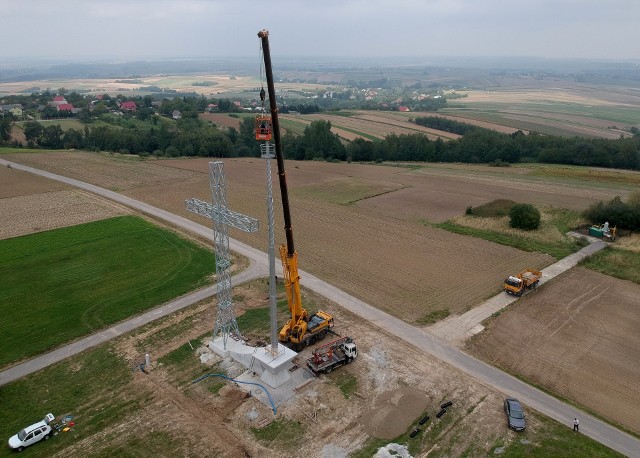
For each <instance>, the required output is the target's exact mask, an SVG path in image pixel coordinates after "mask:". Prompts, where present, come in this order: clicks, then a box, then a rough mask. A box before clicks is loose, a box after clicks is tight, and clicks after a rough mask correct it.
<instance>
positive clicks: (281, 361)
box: [209, 337, 297, 388]
mask: <svg viewBox="0 0 640 458" xmlns="http://www.w3.org/2000/svg"><path fill="white" fill-rule="evenodd" d="M209 348H211V350H213V351H214V352H215V353H217V354H219V355H220V356H222V357H223V358H228V357H231V358H233V359H234V360H236V361H238V362H239V363H240V364H242V365H243V366H244V367H246V368H247V369H248V370H249V372H253V373H255V374H257V375H259V376H260V380H261V381H262V382H263V383H265V384H266V385H268V386H269V387H271V388H277V387H279V386H280V385H283V384H285V383H287V382H288V381H289V379H290V378H291V374H290V371H289V369H291V368H292V363H291V360H292V359H293V358H295V357H296V356H297V353H296V352H294V351H293V350H291V349H289V348H287V347H285V346H283V345H278V351H277V353H276V354H274V353H273V352H272V351H271V346H270V345H268V346H266V347H250V346H248V345H246V344H245V343H244V342H243V341H240V340H234V339H232V338H230V339H228V340H227V348H226V349H225V348H224V343H223V340H222V337H218V338H216V339H215V340H213V341H212V342H211V343H210V344H209Z"/></svg>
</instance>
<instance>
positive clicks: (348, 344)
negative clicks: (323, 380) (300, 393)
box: [307, 337, 358, 375]
mask: <svg viewBox="0 0 640 458" xmlns="http://www.w3.org/2000/svg"><path fill="white" fill-rule="evenodd" d="M357 356H358V348H357V347H356V344H355V342H354V341H353V339H352V338H351V337H342V338H340V339H338V340H334V341H333V342H329V343H328V344H326V345H323V346H322V347H318V348H316V349H315V350H313V353H312V356H311V358H309V359H307V367H308V368H309V369H311V371H312V372H313V373H314V374H316V375H317V374H319V373H320V372H324V373H325V374H328V373H329V372H331V371H332V370H333V369H335V368H336V367H340V366H342V365H343V364H351V361H353V360H354V359H356V357H357Z"/></svg>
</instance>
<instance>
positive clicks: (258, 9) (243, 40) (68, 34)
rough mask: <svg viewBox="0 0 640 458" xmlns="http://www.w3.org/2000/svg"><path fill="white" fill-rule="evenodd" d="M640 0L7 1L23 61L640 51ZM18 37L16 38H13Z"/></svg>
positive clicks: (5, 16) (1, 56)
mask: <svg viewBox="0 0 640 458" xmlns="http://www.w3.org/2000/svg"><path fill="white" fill-rule="evenodd" d="M638 18H640V1H639V0H421V1H418V0H320V1H309V0H255V1H249V0H0V24H2V41H1V43H2V44H0V63H1V62H2V61H3V60H4V61H5V62H8V61H10V60H11V59H21V60H22V59H41V58H46V59H63V60H66V61H74V60H114V59H115V60H133V59H136V60H137V59H144V60H152V59H164V58H168V59H175V58H185V59H190V58H233V57H242V58H246V57H252V56H256V59H257V58H258V52H259V40H258V37H257V32H258V31H259V30H261V29H264V28H266V29H268V30H269V32H270V39H269V40H270V46H271V53H272V56H274V55H276V54H277V55H278V56H282V57H305V58H312V59H313V58H316V57H317V58H324V57H328V58H331V57H338V58H347V59H348V58H370V57H373V58H376V57H409V58H411V57H429V56H432V57H472V56H473V57H485V56H486V57H543V58H594V59H602V58H604V59H613V60H630V59H640V26H638V24H639V19H638ZM9 37H11V38H9Z"/></svg>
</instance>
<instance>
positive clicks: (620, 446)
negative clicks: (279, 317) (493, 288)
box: [0, 159, 640, 457]
mask: <svg viewBox="0 0 640 458" xmlns="http://www.w3.org/2000/svg"><path fill="white" fill-rule="evenodd" d="M0 164H4V165H9V164H10V165H11V166H12V167H15V168H16V169H20V170H25V171H28V172H31V173H35V174H37V175H42V176H45V177H47V178H51V179H53V180H58V181H62V182H65V183H67V184H70V185H73V186H78V187H80V188H82V189H86V190H88V191H91V192H94V193H96V194H99V195H101V196H103V197H107V198H111V199H113V200H115V201H117V202H120V203H122V204H124V205H127V206H130V207H132V208H136V209H138V210H140V211H142V212H144V213H148V214H150V215H153V216H156V217H158V218H161V219H163V220H166V221H168V222H170V223H172V224H175V225H177V226H181V227H184V228H185V229H188V230H192V231H194V232H195V233H197V234H199V235H201V236H204V237H208V238H211V237H212V234H211V230H209V229H208V228H205V227H204V226H201V225H199V224H196V223H194V222H192V221H190V220H188V219H186V218H182V217H180V216H176V215H173V214H171V213H169V212H166V211H164V210H160V209H158V208H155V207H152V206H150V205H148V204H145V203H143V202H140V201H136V200H135V199H130V198H128V197H125V196H122V195H120V194H117V193H115V192H112V191H108V190H106V189H102V188H99V187H97V186H93V185H90V184H87V183H83V182H81V181H78V180H74V179H70V178H66V177H62V176H60V175H55V174H52V173H49V172H45V171H42V170H37V169H34V168H31V167H26V166H23V165H20V164H16V163H11V162H9V161H6V160H4V159H0ZM594 245H596V244H591V245H589V247H593V246H594ZM230 248H231V249H232V250H234V251H236V252H238V253H240V254H242V255H244V256H246V257H248V258H249V259H250V260H251V266H250V267H249V269H248V270H250V271H251V272H252V273H248V274H247V273H246V271H245V272H243V273H242V274H245V275H246V277H243V278H244V280H245V281H246V280H248V279H249V278H256V277H257V276H261V275H262V276H266V275H267V272H268V261H267V256H266V254H265V253H262V252H261V251H259V250H256V249H254V248H251V247H249V246H247V245H244V244H241V243H239V242H237V241H235V240H232V239H230ZM592 249H595V248H592ZM577 254H578V253H575V254H574V255H571V256H575V255H577ZM571 256H570V257H571ZM570 257H569V258H570ZM565 259H567V258H565ZM563 261H564V260H562V261H559V262H560V263H561V262H563ZM567 262H568V263H570V262H572V261H567ZM576 262H577V261H576ZM557 264H558V263H556V264H554V266H555V265H557ZM551 267H552V266H550V267H549V268H547V270H548V272H549V274H551V273H552V272H553V271H554V269H551ZM562 268H563V266H559V267H557V269H562ZM254 269H255V270H254ZM242 274H239V275H238V276H235V277H234V281H235V279H238V281H240V278H238V277H239V276H240V275H242ZM300 275H301V277H302V279H303V280H302V282H301V283H302V285H303V286H305V287H307V288H309V289H311V290H313V291H315V292H317V293H319V294H321V295H323V296H325V297H327V298H328V299H330V300H332V301H334V302H336V303H337V304H339V305H340V306H342V307H344V308H346V309H347V310H349V311H351V312H353V313H355V314H356V315H359V316H360V317H362V318H363V319H365V320H367V321H369V322H371V323H372V324H374V325H376V326H378V327H380V328H381V329H382V330H384V331H385V332H387V333H389V334H391V335H395V336H397V337H399V338H401V339H403V340H405V341H406V342H409V343H411V344H412V345H414V346H416V347H417V348H419V349H421V350H423V351H424V352H425V353H428V354H431V355H433V356H435V357H436V358H438V359H440V360H442V361H445V362H447V363H449V364H450V365H452V366H453V367H456V368H458V369H460V370H462V371H463V372H465V373H467V374H468V375H471V376H472V377H474V378H476V379H478V380H481V381H483V382H485V383H487V384H488V385H491V386H493V387H495V388H497V389H498V390H500V391H502V392H503V393H505V394H507V395H510V396H516V397H518V398H520V400H521V401H523V402H524V403H525V404H526V405H528V406H529V407H531V408H533V409H536V410H537V411H539V412H541V413H543V414H544V415H547V416H549V417H551V418H554V419H555V420H557V421H559V422H561V423H564V424H566V425H567V428H571V424H572V423H571V421H572V419H573V418H574V417H578V418H579V419H580V433H582V434H585V435H587V436H589V437H591V438H592V439H594V440H596V441H598V442H600V443H602V444H604V445H606V446H607V447H610V448H611V449H613V450H616V451H618V452H620V453H622V454H624V455H627V456H630V457H640V440H639V439H637V438H635V437H633V436H631V435H629V434H627V433H625V432H623V431H620V430H618V429H617V428H615V427H613V426H611V425H609V424H608V423H605V422H603V421H600V420H598V419H597V418H595V417H593V416H591V415H588V414H587V413H585V412H582V411H580V410H578V409H576V408H575V407H573V406H571V405H569V404H566V403H564V402H562V401H560V400H558V399H556V398H554V397H553V396H550V395H548V394H546V393H544V392H542V391H540V390H538V389H536V388H533V387H532V386H530V385H528V384H526V383H524V382H522V381H520V380H518V379H516V378H515V377H512V376H511V375H509V374H506V373H505V372H502V371H500V370H498V369H496V368H494V367H492V366H490V365H488V364H486V363H484V362H482V361H480V360H478V359H476V358H474V357H472V356H470V355H468V354H466V353H464V352H462V351H461V350H459V349H457V348H455V347H454V346H453V345H451V344H450V343H448V342H445V341H444V340H442V339H440V338H439V337H437V336H436V335H434V334H431V333H429V332H428V331H424V330H422V329H419V328H416V327H414V326H412V325H410V324H408V323H405V322H404V321H402V320H400V319H398V318H396V317H393V316H391V315H389V314H387V313H385V312H383V311H381V310H378V309H376V308H374V307H372V306H371V305H369V304H366V303H364V302H363V301H361V300H359V299H357V298H355V297H353V296H351V295H350V294H347V293H345V292H344V291H342V290H340V289H338V288H336V287H335V286H333V285H330V284H328V283H326V282H325V281H323V280H321V279H319V278H317V277H315V276H313V275H311V274H309V273H307V272H303V271H300ZM556 275H557V274H556ZM201 291H202V294H213V293H214V292H215V290H214V289H213V287H210V288H207V289H205V290H201ZM198 293H200V292H196V293H193V294H191V295H188V296H185V298H183V299H184V302H187V303H189V302H190V303H195V302H197V301H198V300H201V299H203V298H205V297H208V296H202V295H199V294H198ZM187 298H188V299H187ZM181 301H182V299H177V300H176V301H173V302H181ZM191 301H193V302H191ZM173 302H172V303H173ZM170 304H171V303H170ZM188 305H190V304H186V305H183V306H184V307H186V306H188ZM165 306H169V304H166V305H165ZM165 306H163V307H165ZM156 310H158V309H156ZM176 310H177V308H176ZM154 312H155V310H154V311H151V312H148V313H147V314H144V315H141V316H140V317H136V318H133V319H131V320H128V321H130V322H131V323H130V325H129V326H131V329H134V328H135V327H136V325H137V326H141V325H143V324H145V323H146V322H148V321H144V319H146V320H149V321H151V320H153V319H157V318H158V316H154ZM168 313H171V312H168ZM142 317H146V318H142ZM138 318H140V321H136V320H137V319H138ZM124 323H126V322H123V323H121V324H120V325H123V324H124ZM117 326H119V325H116V326H114V327H111V328H109V329H107V330H105V331H102V332H100V333H97V334H94V335H93V336H89V337H87V338H86V339H91V338H94V339H103V340H102V341H106V340H108V339H109V338H113V337H115V336H116V335H119V334H117V332H126V331H122V330H120V331H119V330H117V329H114V328H117ZM129 330H130V329H129ZM83 340H84V339H83ZM80 342H82V340H81V341H78V342H76V343H72V344H69V345H66V346H65V347H61V348H59V349H58V350H55V351H54V352H51V353H48V354H46V355H42V356H41V357H38V358H34V359H32V360H29V361H27V362H25V363H22V364H20V365H17V366H14V367H13V368H11V369H9V370H7V371H4V372H2V373H0V385H2V384H4V383H7V381H4V380H5V377H6V375H5V373H6V372H8V371H18V370H19V368H20V367H23V366H25V369H22V371H21V373H22V375H19V376H17V377H20V376H23V375H26V374H29V373H31V372H34V371H36V370H38V369H40V368H42V367H46V366H48V365H49V364H52V363H53V362H55V361H59V360H61V359H64V358H65V357H67V356H71V355H72V354H76V353H79V352H81V351H84V350H85V349H86V348H87V347H83V346H82V345H80ZM94 345H97V343H96V344H94ZM53 353H56V355H58V356H57V359H55V360H53V357H52V354H53ZM36 360H38V361H39V362H38V364H37V365H36V364H35V363H33V362H34V361H36ZM32 363H33V366H31V364H32ZM30 366H31V367H30ZM36 366H38V367H36ZM17 377H16V378H17ZM14 379H15V378H14ZM567 430H568V431H569V429H567Z"/></svg>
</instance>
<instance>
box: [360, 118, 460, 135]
mask: <svg viewBox="0 0 640 458" xmlns="http://www.w3.org/2000/svg"><path fill="white" fill-rule="evenodd" d="M413 117H414V118H415V117H416V116H413ZM355 118H356V119H363V120H365V121H374V122H377V123H380V124H387V125H391V126H398V127H404V128H409V129H413V130H415V131H416V132H422V133H424V134H428V136H429V137H430V138H431V139H433V136H435V137H436V138H437V137H442V138H443V139H458V138H460V137H462V135H458V134H453V133H451V132H446V131H444V130H438V129H432V128H429V127H424V126H420V125H418V124H413V123H410V122H409V119H408V118H405V117H399V116H395V115H393V112H389V113H384V112H379V113H376V114H375V115H372V114H365V113H364V112H363V114H361V115H358V116H356V117H355Z"/></svg>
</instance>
